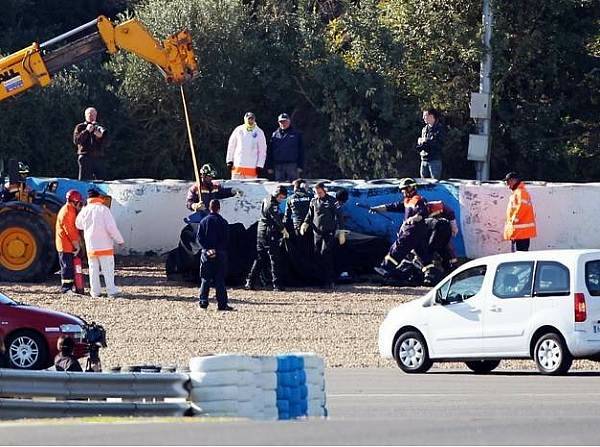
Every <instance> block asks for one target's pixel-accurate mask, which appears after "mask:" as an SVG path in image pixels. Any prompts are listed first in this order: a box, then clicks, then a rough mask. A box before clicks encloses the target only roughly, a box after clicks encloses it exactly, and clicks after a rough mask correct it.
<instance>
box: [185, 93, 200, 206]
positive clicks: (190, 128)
mask: <svg viewBox="0 0 600 447" xmlns="http://www.w3.org/2000/svg"><path fill="white" fill-rule="evenodd" d="M180 89H181V101H182V102H183V111H184V113H185V124H186V125H187V133H188V138H189V140H190V150H191V151H192V162H193V163H194V174H195V175H196V186H197V187H198V197H199V198H200V202H202V189H201V188H200V174H199V173H198V163H197V162H196V151H195V150H194V139H193V138H192V126H191V125H190V116H189V114H188V109H187V103H186V101H185V93H184V92H183V84H182V85H181V86H180Z"/></svg>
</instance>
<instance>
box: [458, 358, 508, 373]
mask: <svg viewBox="0 0 600 447" xmlns="http://www.w3.org/2000/svg"><path fill="white" fill-rule="evenodd" d="M499 364H500V360H473V361H470V362H465V365H467V368H469V369H470V370H471V371H473V372H474V373H475V374H487V373H489V372H490V371H493V370H495V369H496V368H497V367H498V365H499Z"/></svg>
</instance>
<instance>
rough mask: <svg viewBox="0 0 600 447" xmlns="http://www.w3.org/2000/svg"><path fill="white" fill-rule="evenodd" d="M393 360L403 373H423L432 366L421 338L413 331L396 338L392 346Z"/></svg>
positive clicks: (425, 344) (425, 345)
mask: <svg viewBox="0 0 600 447" xmlns="http://www.w3.org/2000/svg"><path fill="white" fill-rule="evenodd" d="M394 358H395V359H396V363H398V366H399V367H400V369H401V370H402V371H404V372H405V373H424V372H427V371H428V370H429V368H431V365H432V364H433V362H432V361H431V359H430V358H429V351H428V350H427V343H425V340H424V339H423V336H422V335H421V334H419V333H418V332H414V331H410V332H405V333H404V334H402V335H401V336H400V337H398V340H396V344H395V345H394Z"/></svg>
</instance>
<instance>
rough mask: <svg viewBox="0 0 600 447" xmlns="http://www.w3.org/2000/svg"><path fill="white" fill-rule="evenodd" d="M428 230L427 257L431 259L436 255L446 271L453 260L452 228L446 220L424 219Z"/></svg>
mask: <svg viewBox="0 0 600 447" xmlns="http://www.w3.org/2000/svg"><path fill="white" fill-rule="evenodd" d="M425 223H426V224H427V227H428V230H429V238H428V240H429V242H428V250H429V257H430V258H433V256H434V254H435V253H437V254H438V255H439V256H440V257H441V258H442V264H443V266H444V269H446V270H448V269H449V268H450V264H451V262H452V261H453V259H454V258H455V257H456V256H455V255H454V248H453V246H452V226H451V225H450V222H449V221H448V220H447V219H444V218H440V219H426V220H425Z"/></svg>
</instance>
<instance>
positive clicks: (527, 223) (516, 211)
mask: <svg viewBox="0 0 600 447" xmlns="http://www.w3.org/2000/svg"><path fill="white" fill-rule="evenodd" d="M536 235H537V230H536V226H535V213H534V211H533V203H532V202H531V196H530V195H529V193H528V192H527V189H525V184H524V183H523V182H521V183H519V185H518V186H517V187H516V188H515V190H514V191H513V192H512V194H511V196H510V199H509V200H508V206H507V207H506V224H505V225H504V239H505V240H507V241H513V240H518V239H531V238H534V237H536Z"/></svg>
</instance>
